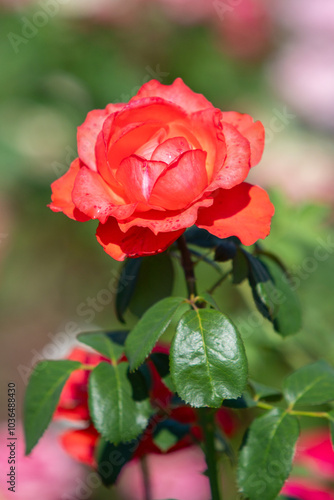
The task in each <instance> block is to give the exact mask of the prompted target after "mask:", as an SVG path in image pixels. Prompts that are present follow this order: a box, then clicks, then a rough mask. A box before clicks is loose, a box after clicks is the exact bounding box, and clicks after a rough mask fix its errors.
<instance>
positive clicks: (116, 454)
mask: <svg viewBox="0 0 334 500" xmlns="http://www.w3.org/2000/svg"><path fill="white" fill-rule="evenodd" d="M137 446H138V441H137V440H136V439H135V440H133V441H130V442H129V443H120V444H119V445H115V444H112V443H108V441H105V440H104V439H103V438H101V439H100V441H99V444H98V449H97V472H98V474H99V476H100V478H101V480H102V483H103V484H104V486H111V485H113V484H115V482H116V479H117V478H118V475H119V473H120V472H121V470H122V468H123V467H124V465H126V464H127V463H128V462H129V461H130V460H131V459H132V457H133V454H134V451H135V450H136V448H137Z"/></svg>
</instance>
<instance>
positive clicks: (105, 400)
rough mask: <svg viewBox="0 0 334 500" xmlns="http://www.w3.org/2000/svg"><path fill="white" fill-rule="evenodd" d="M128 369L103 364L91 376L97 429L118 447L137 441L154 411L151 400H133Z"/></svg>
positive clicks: (91, 408)
mask: <svg viewBox="0 0 334 500" xmlns="http://www.w3.org/2000/svg"><path fill="white" fill-rule="evenodd" d="M128 366H129V365H128V363H120V364H118V365H110V364H109V363H105V362H102V363H100V364H99V365H98V366H97V367H96V368H94V370H93V371H92V373H91V375H90V377H89V409H90V415H91V417H92V420H93V423H94V426H95V428H96V429H97V430H98V432H99V433H100V434H101V435H102V436H103V437H104V439H106V440H107V441H109V442H111V443H114V444H118V443H120V442H126V441H130V440H132V439H134V438H136V437H137V436H138V435H139V434H140V433H141V432H142V431H143V430H144V429H145V427H146V425H147V422H148V418H149V416H150V411H151V410H150V405H149V403H148V401H141V402H137V401H134V400H133V399H132V387H131V384H130V382H129V380H128V377H127V371H128Z"/></svg>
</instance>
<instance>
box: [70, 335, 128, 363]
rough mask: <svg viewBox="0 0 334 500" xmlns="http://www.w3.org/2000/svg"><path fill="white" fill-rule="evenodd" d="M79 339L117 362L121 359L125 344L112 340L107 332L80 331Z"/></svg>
mask: <svg viewBox="0 0 334 500" xmlns="http://www.w3.org/2000/svg"><path fill="white" fill-rule="evenodd" d="M78 340H80V342H82V343H83V344H85V345H88V346H89V347H92V348H93V349H95V350H96V351H97V352H99V353H100V354H103V356H105V357H106V358H108V359H110V360H111V361H115V362H116V361H117V360H118V359H119V357H120V356H121V355H122V353H123V350H124V349H123V346H121V345H119V344H116V343H115V342H112V340H111V338H110V337H109V336H108V334H107V333H105V332H92V333H80V334H79V335H78Z"/></svg>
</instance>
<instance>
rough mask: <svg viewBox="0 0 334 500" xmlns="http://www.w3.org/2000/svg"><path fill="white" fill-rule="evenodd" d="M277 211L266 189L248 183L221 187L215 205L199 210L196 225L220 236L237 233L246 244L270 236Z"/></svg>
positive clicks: (224, 236) (235, 234) (225, 236)
mask: <svg viewBox="0 0 334 500" xmlns="http://www.w3.org/2000/svg"><path fill="white" fill-rule="evenodd" d="M274 211H275V210H274V206H273V205H272V203H271V202H270V200H269V196H268V195H267V193H266V192H265V191H264V190H263V189H261V188H260V187H258V186H252V185H251V184H247V183H246V182H244V183H242V184H240V185H239V186H236V187H234V188H232V189H228V190H224V189H220V190H219V191H218V192H217V195H216V197H215V200H214V203H213V205H212V206H211V207H210V208H202V209H200V210H199V212H198V219H197V221H196V225H197V226H198V227H201V228H203V229H206V230H207V231H209V232H210V233H211V234H214V235H215V236H218V238H227V237H228V236H237V237H238V238H239V239H240V241H241V242H242V243H243V244H244V245H252V244H253V243H255V241H257V240H258V239H259V238H265V237H266V236H268V234H269V231H270V221H271V218H272V216H273V215H274Z"/></svg>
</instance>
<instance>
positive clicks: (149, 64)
mask: <svg viewBox="0 0 334 500" xmlns="http://www.w3.org/2000/svg"><path fill="white" fill-rule="evenodd" d="M0 32H1V36H0V58H1V71H0V72H1V77H0V82H1V83H0V85H1V86H0V172H1V184H0V279H1V288H0V302H1V318H0V331H1V363H0V372H1V387H0V391H1V392H0V393H1V399H2V398H3V397H5V394H6V387H7V384H8V382H9V381H14V382H16V383H17V387H18V398H19V406H20V407H21V401H22V397H23V394H24V389H25V386H26V381H27V377H28V376H29V373H30V371H31V367H32V366H33V364H34V363H35V362H36V361H38V360H39V359H42V358H43V357H46V358H53V357H61V356H62V355H64V354H65V353H66V351H67V350H68V348H69V345H70V343H71V342H72V341H73V339H74V336H75V333H77V332H79V331H81V330H94V329H97V328H109V329H110V328H115V327H117V326H120V325H119V323H118V322H117V320H116V317H115V313H114V304H113V302H114V301H113V300H109V301H106V300H104V304H102V303H101V301H99V297H101V295H99V292H101V290H105V289H108V287H109V289H110V283H111V282H112V280H114V281H115V275H116V271H117V269H119V264H118V263H115V262H113V261H112V260H111V259H110V257H108V256H107V255H106V254H104V252H103V249H102V247H101V246H100V245H98V243H97V242H96V240H95V237H94V232H95V223H94V222H89V223H85V224H78V223H75V222H74V221H71V220H70V219H68V218H66V217H65V216H63V215H62V214H58V215H57V214H54V213H52V212H51V211H50V210H49V209H48V208H47V204H48V203H49V201H50V183H51V182H53V181H54V180H55V179H56V178H58V177H59V176H60V175H62V174H63V173H65V172H66V170H67V169H68V167H69V164H70V163H71V161H72V160H73V159H74V158H75V156H76V127H77V126H78V125H80V124H81V123H82V122H83V120H84V119H85V116H86V114H87V112H88V111H89V110H91V109H92V108H104V107H105V106H106V104H107V103H109V102H124V101H127V100H128V99H129V98H131V97H132V96H133V95H134V94H135V93H136V92H137V90H138V88H139V87H140V86H141V85H142V84H143V83H145V82H146V81H148V80H150V79H152V78H156V79H158V80H160V81H161V83H163V84H170V83H171V82H172V81H173V80H174V79H175V78H176V77H182V78H183V80H184V81H185V83H186V84H187V85H189V86H190V87H191V88H192V89H193V90H194V91H197V92H200V93H203V94H204V95H205V96H206V97H207V98H208V99H209V100H211V101H212V102H213V103H214V105H215V106H217V107H219V108H221V109H223V110H236V111H240V112H247V113H250V114H251V115H252V116H253V117H254V118H256V119H259V120H261V121H262V122H263V123H264V125H265V128H266V134H267V145H266V149H265V154H264V157H263V159H262V161H261V163H260V165H259V166H257V167H256V169H254V172H253V173H252V176H251V181H252V182H255V183H258V184H260V185H261V186H263V187H266V188H267V189H268V190H269V192H270V194H271V197H272V200H273V202H274V204H275V206H276V215H275V217H274V220H273V224H272V231H271V235H270V236H269V237H268V238H267V240H266V241H265V242H264V243H263V246H264V248H265V249H267V250H269V251H273V252H275V253H277V254H278V255H280V256H281V258H282V259H283V260H284V261H285V262H286V263H287V266H288V268H289V270H290V273H291V275H292V277H293V279H294V284H295V288H296V291H297V293H298V295H299V297H300V301H301V304H302V310H303V318H304V319H303V328H302V330H301V331H300V333H298V334H297V335H295V336H293V337H290V338H288V339H286V340H284V341H282V340H281V338H280V337H279V336H278V335H277V334H275V333H274V332H273V330H272V327H271V325H270V324H269V323H267V322H266V321H264V320H262V319H260V316H258V315H257V313H255V312H254V306H253V304H252V298H251V296H250V293H249V291H248V289H247V286H245V287H244V286H239V287H235V288H234V289H233V292H231V287H230V286H229V285H228V284H224V285H223V286H222V287H221V288H220V289H218V290H217V292H216V294H215V297H216V299H217V300H218V301H220V303H221V304H224V310H225V311H227V312H228V313H229V314H230V316H231V317H232V318H233V319H234V320H235V322H236V323H237V324H238V325H239V327H240V330H241V332H242V335H243V337H244V340H245V343H246V348H247V352H248V355H249V364H250V373H251V376H252V378H254V379H256V380H258V381H260V382H261V381H262V382H266V383H271V384H273V385H274V386H276V387H280V384H281V380H282V378H283V376H285V375H286V374H287V373H289V372H291V371H292V370H293V369H296V368H298V367H300V366H302V365H304V364H306V363H308V362H311V361H313V360H316V359H319V358H324V359H326V360H327V361H329V362H330V363H331V364H334V331H333V325H334V310H333V276H334V228H333V221H334V219H333V201H334V197H333V195H334V143H333V134H334V3H333V1H332V0H317V2H314V0H94V1H91V0H40V1H37V2H35V1H32V0H30V1H29V0H21V1H14V0H0ZM175 273H176V283H175V290H177V289H178V288H180V287H182V286H183V285H182V283H181V282H182V279H181V276H180V273H179V271H178V269H175ZM198 275H199V280H200V288H201V289H203V290H204V289H207V288H210V286H211V285H212V284H213V283H214V281H215V274H214V271H213V270H210V269H207V268H206V267H205V265H204V264H203V265H202V264H201V265H200V266H199V268H198ZM106 302H107V303H106ZM92 304H95V305H92ZM89 311H90V313H89ZM92 311H93V312H92ZM128 321H129V323H130V324H131V322H134V321H135V317H134V316H133V317H132V316H131V315H130V316H129V317H128ZM64 332H66V334H64ZM55 339H56V340H55ZM0 412H1V420H5V419H6V410H5V406H4V405H2V406H1V408H0ZM50 453H51V452H50ZM45 456H46V455H45ZM50 459H52V453H51V454H50ZM54 460H57V458H54ZM59 460H60V459H59ZM75 473H77V469H76V472H75ZM84 473H85V472H84V471H83V472H82V474H84ZM73 474H74V472H73ZM47 484H48V483H47V482H46V485H45V487H46V488H47ZM64 485H65V482H64ZM66 487H67V486H64V488H66ZM1 494H3V495H5V492H4V491H3V492H2V493H0V495H1ZM118 494H120V493H118ZM57 495H58V496H57ZM42 497H43V498H45V499H46V498H49V497H47V495H46V494H45V496H43V495H41V498H42ZM112 497H113V493H112V494H111V493H110V492H107V493H105V492H104V491H103V490H102V489H99V488H92V493H91V498H101V499H102V498H112ZM4 498H7V497H6V496H5V497H4ZM29 498H30V497H29ZM61 498H62V497H61V494H60V493H55V495H54V496H53V497H52V498H51V497H50V499H51V500H60V499H61ZM64 498H65V497H64ZM71 498H72V497H71ZM87 498H88V497H87ZM115 498H116V497H115ZM180 498H183V497H182V496H180ZM232 498H233V497H232ZM314 498H315V497H314ZM22 499H28V497H25V496H23V497H22ZM18 500H21V497H20V498H18Z"/></svg>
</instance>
